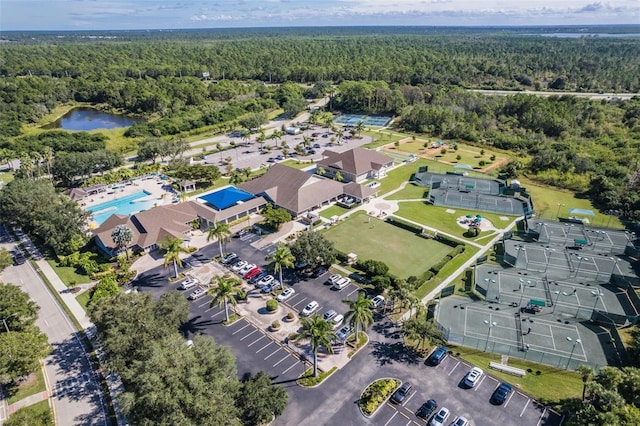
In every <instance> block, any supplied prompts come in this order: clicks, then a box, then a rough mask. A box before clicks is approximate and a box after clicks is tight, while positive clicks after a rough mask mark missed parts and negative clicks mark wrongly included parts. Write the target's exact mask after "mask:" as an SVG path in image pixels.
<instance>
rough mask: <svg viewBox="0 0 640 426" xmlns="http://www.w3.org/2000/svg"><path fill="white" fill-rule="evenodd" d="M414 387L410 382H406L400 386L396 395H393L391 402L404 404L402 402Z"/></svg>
mask: <svg viewBox="0 0 640 426" xmlns="http://www.w3.org/2000/svg"><path fill="white" fill-rule="evenodd" d="M412 387H413V386H412V385H411V383H410V382H404V383H403V384H402V386H400V387H399V388H398V389H397V390H396V391H395V392H394V393H393V395H391V402H395V403H396V404H402V401H404V400H405V398H406V397H407V395H408V394H409V392H411V388H412Z"/></svg>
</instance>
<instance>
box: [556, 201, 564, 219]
mask: <svg viewBox="0 0 640 426" xmlns="http://www.w3.org/2000/svg"><path fill="white" fill-rule="evenodd" d="M564 206H565V204H564V203H558V211H556V219H558V218H559V217H560V208H561V207H564Z"/></svg>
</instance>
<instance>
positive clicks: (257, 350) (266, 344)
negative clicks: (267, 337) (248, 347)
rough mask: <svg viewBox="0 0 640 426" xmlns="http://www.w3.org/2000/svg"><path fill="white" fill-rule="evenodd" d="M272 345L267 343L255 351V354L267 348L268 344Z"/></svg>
mask: <svg viewBox="0 0 640 426" xmlns="http://www.w3.org/2000/svg"><path fill="white" fill-rule="evenodd" d="M272 343H273V342H269V343H267V344H266V345H264V346H263V347H261V348H260V349H258V350H257V351H256V353H258V352H260V351H261V350H263V349H264V348H266V347H267V346H269V345H270V344H272Z"/></svg>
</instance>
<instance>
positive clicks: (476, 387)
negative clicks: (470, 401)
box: [473, 374, 487, 392]
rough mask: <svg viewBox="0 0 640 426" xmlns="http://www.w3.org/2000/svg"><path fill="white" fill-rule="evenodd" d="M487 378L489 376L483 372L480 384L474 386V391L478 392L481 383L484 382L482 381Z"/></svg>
mask: <svg viewBox="0 0 640 426" xmlns="http://www.w3.org/2000/svg"><path fill="white" fill-rule="evenodd" d="M486 378H487V375H486V374H483V375H482V378H480V381H479V382H478V384H477V385H476V386H474V388H473V391H474V392H477V391H478V389H480V385H481V384H482V382H484V379H486Z"/></svg>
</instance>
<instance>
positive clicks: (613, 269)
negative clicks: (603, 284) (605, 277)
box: [609, 257, 620, 280]
mask: <svg viewBox="0 0 640 426" xmlns="http://www.w3.org/2000/svg"><path fill="white" fill-rule="evenodd" d="M609 259H611V260H612V261H613V268H611V277H613V273H614V272H615V271H616V267H617V266H618V262H620V259H616V258H614V257H610V258H609ZM611 277H610V278H609V280H611Z"/></svg>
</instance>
